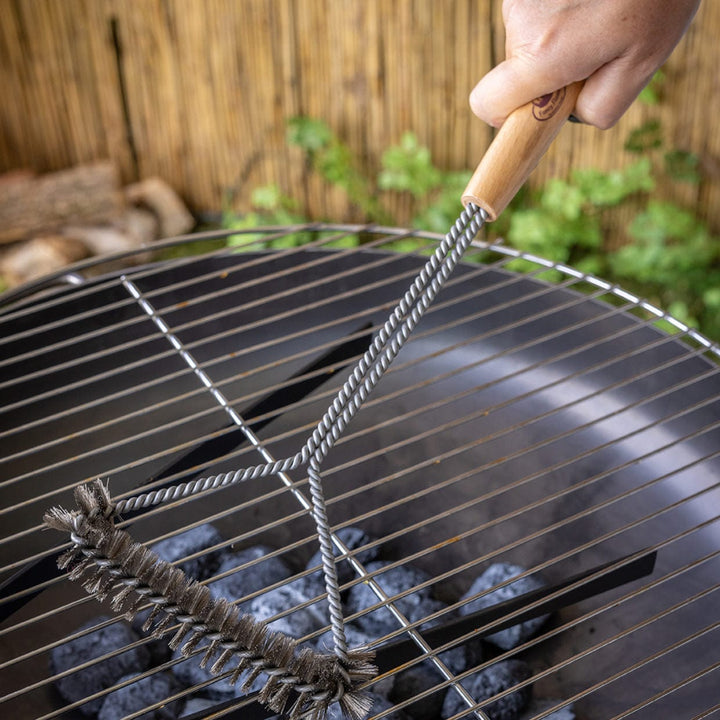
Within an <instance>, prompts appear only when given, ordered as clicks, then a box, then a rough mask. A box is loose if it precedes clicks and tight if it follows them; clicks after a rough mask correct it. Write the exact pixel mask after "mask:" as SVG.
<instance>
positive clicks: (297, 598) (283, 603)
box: [247, 576, 328, 639]
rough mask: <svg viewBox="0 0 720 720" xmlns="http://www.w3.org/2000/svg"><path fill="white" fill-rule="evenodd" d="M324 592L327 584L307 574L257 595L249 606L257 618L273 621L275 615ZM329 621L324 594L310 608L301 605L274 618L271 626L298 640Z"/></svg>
mask: <svg viewBox="0 0 720 720" xmlns="http://www.w3.org/2000/svg"><path fill="white" fill-rule="evenodd" d="M324 593H325V588H324V584H323V583H322V581H321V579H320V578H317V577H315V576H305V577H301V578H297V579H295V580H293V581H291V582H288V583H286V584H284V585H281V586H280V587H277V588H275V589H274V590H269V591H268V592H266V593H263V594H262V595H258V597H256V598H254V599H253V600H252V601H251V602H250V603H249V605H248V606H247V612H248V613H250V614H251V615H252V616H253V617H254V618H255V619H256V620H259V621H263V620H270V618H272V617H274V616H275V615H277V614H279V613H281V612H283V611H285V610H290V609H291V608H293V607H295V606H297V605H301V604H303V603H305V602H306V601H308V600H312V599H313V598H316V597H318V596H321V595H324ZM327 624H328V606H327V601H326V600H325V598H324V597H323V598H321V599H320V600H316V601H315V602H314V603H311V604H310V605H308V606H307V607H303V608H299V609H298V610H294V611H292V612H291V613H289V614H287V615H283V616H282V617H280V618H277V619H276V620H273V621H272V622H270V623H269V625H268V627H269V628H270V629H271V630H276V631H278V632H283V633H285V634H286V635H290V637H293V638H298V639H299V638H302V637H304V636H305V635H309V634H310V633H313V632H315V631H316V630H320V629H321V628H323V627H324V626H326V625H327Z"/></svg>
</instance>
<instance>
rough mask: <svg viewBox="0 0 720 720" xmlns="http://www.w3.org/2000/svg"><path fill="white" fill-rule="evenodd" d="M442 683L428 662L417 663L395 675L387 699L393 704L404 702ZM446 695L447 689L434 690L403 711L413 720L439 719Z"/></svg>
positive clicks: (437, 673)
mask: <svg viewBox="0 0 720 720" xmlns="http://www.w3.org/2000/svg"><path fill="white" fill-rule="evenodd" d="M442 681H443V676H442V675H441V674H440V672H439V670H438V669H437V668H436V667H434V666H433V665H432V664H431V663H430V662H428V661H425V662H422V663H419V664H418V665H414V666H413V667H411V668H408V669H407V670H404V671H403V672H401V673H399V674H398V675H397V677H396V678H395V682H394V684H393V688H392V690H391V692H390V695H389V699H390V700H391V701H392V702H393V703H401V702H404V701H405V700H409V699H410V698H414V697H416V696H417V695H419V694H420V693H423V692H425V691H426V690H430V688H432V687H434V686H435V685H438V684H439V683H441V682H442ZM446 693H447V688H441V689H438V690H434V691H433V692H432V693H430V694H429V695H427V696H426V697H424V698H421V699H420V700H417V701H416V702H414V703H411V704H410V705H408V706H407V707H405V708H404V709H405V711H406V712H407V714H408V715H410V717H412V718H413V720H434V719H435V718H438V717H440V711H441V710H442V706H443V700H444V699H445V694H446Z"/></svg>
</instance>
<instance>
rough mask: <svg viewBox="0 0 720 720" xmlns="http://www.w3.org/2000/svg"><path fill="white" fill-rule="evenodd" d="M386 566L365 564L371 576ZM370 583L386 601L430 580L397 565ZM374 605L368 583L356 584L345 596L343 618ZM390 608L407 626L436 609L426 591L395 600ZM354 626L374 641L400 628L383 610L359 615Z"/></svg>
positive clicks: (372, 593) (418, 570) (424, 589)
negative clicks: (344, 613) (375, 586)
mask: <svg viewBox="0 0 720 720" xmlns="http://www.w3.org/2000/svg"><path fill="white" fill-rule="evenodd" d="M386 565H387V563H385V562H382V561H376V562H372V563H368V565H367V566H366V568H367V571H368V572H369V573H371V572H374V571H376V570H380V569H382V568H383V567H385V566H386ZM374 579H375V582H376V583H377V584H378V586H379V587H380V588H381V589H382V590H383V592H385V594H386V595H388V596H389V597H392V596H394V595H397V594H398V593H401V592H405V591H406V590H408V589H409V588H412V587H415V586H416V585H419V584H421V583H424V582H426V581H427V580H429V579H430V576H429V575H427V574H426V573H425V572H423V571H422V570H420V569H418V568H415V567H412V566H411V565H399V566H397V567H394V568H391V569H390V570H387V571H386V572H383V573H380V574H378V575H376V576H375V578H374ZM377 602H378V598H377V596H376V595H375V592H374V591H373V589H372V588H371V587H370V585H369V584H368V583H366V582H360V583H357V584H356V585H353V587H352V588H350V592H349V593H348V597H347V601H346V614H347V615H352V614H354V613H356V612H362V611H363V610H365V609H367V608H369V607H372V606H373V605H374V604H376V603H377ZM394 604H395V606H396V607H397V609H398V610H399V611H400V612H401V613H402V614H403V615H404V616H405V617H406V618H407V619H408V620H410V622H415V621H418V620H422V619H423V618H424V617H427V615H429V614H430V613H432V612H435V611H436V610H437V609H438V601H436V600H435V599H434V598H433V597H432V594H431V591H430V588H429V587H424V588H421V589H420V590H417V591H416V592H413V593H410V594H409V595H406V596H405V597H402V598H399V599H398V600H397V601H395V602H394ZM355 622H356V623H357V625H359V626H360V627H361V628H362V629H363V630H365V631H366V632H368V633H370V634H371V635H373V636H374V637H381V636H382V635H385V634H386V633H389V632H391V631H393V630H396V629H397V628H399V627H400V624H399V623H398V621H397V620H396V619H395V617H394V616H393V614H392V613H391V612H390V610H388V609H387V608H384V607H381V608H378V609H377V610H373V611H372V612H370V613H364V614H362V615H360V616H359V617H357V618H356V619H355Z"/></svg>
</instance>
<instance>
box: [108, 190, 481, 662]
mask: <svg viewBox="0 0 720 720" xmlns="http://www.w3.org/2000/svg"><path fill="white" fill-rule="evenodd" d="M486 219H487V216H486V214H485V212H484V211H483V210H482V209H480V208H478V207H477V206H476V205H473V204H469V205H468V206H467V207H466V208H465V210H463V212H462V213H461V214H460V216H459V217H458V219H457V221H456V222H455V224H454V225H453V227H452V228H451V229H450V231H449V232H448V233H447V235H445V237H444V239H443V240H442V242H441V243H440V245H439V246H438V247H437V248H436V250H435V252H434V253H433V255H432V256H431V257H430V259H429V260H428V261H427V262H426V263H425V265H424V266H423V268H422V270H421V271H420V272H419V273H418V275H417V276H416V277H415V279H414V280H413V282H412V283H411V284H410V287H409V288H408V289H407V291H406V292H405V294H404V295H403V297H402V299H401V300H400V301H399V302H398V304H397V306H396V307H395V308H394V310H393V311H392V312H391V313H390V316H389V317H388V319H387V320H386V322H385V324H384V325H383V327H382V328H381V329H380V330H379V331H378V333H377V335H376V336H375V338H374V339H373V341H372V342H371V344H370V347H369V348H368V349H367V350H366V352H365V353H364V354H363V356H362V358H360V360H359V361H358V363H357V364H356V365H355V367H354V368H353V370H352V371H351V373H350V375H349V377H348V378H347V380H346V381H345V383H344V384H343V386H342V387H341V388H340V390H339V391H338V393H337V395H336V396H335V398H334V399H333V401H332V403H331V404H330V406H329V407H328V409H327V410H326V411H325V413H324V414H323V416H322V418H321V419H320V421H319V422H318V424H317V426H316V427H315V429H314V430H313V432H312V434H311V435H310V436H309V437H308V438H307V440H306V442H305V444H304V445H303V447H302V448H301V449H300V450H299V451H298V452H297V453H296V454H295V455H293V456H291V457H288V458H285V459H283V460H277V461H274V462H268V463H264V464H260V465H255V466H252V467H247V468H241V469H239V470H234V471H231V472H227V473H221V474H218V475H211V476H208V477H205V478H198V479H197V480H193V481H190V482H186V483H180V484H178V485H174V486H171V487H166V488H160V489H158V490H154V491H151V492H148V493H142V494H140V495H135V496H133V497H128V498H124V499H121V500H118V501H117V503H116V504H115V509H116V511H117V512H118V513H120V514H121V513H123V512H129V511H133V510H138V509H141V508H147V507H152V506H154V505H159V504H161V503H164V502H170V501H173V500H179V499H183V498H187V497H189V496H191V495H195V494H197V493H201V492H205V491H209V490H216V489H218V488H221V487H226V486H228V485H234V484H237V483H240V482H244V481H245V480H250V479H255V478H260V477H266V476H268V475H277V474H280V473H285V472H287V471H289V470H295V469H297V468H298V467H301V466H308V469H307V472H308V483H309V486H310V494H311V499H312V510H313V517H314V520H315V524H316V528H317V534H318V540H319V543H320V551H321V558H322V566H323V573H324V576H325V588H326V592H327V594H328V605H329V615H330V625H331V630H332V636H333V644H334V650H335V654H336V655H337V656H338V657H339V659H340V660H341V661H347V657H348V655H347V652H348V649H347V641H346V638H345V631H344V623H343V614H342V605H341V600H340V591H339V585H338V579H337V571H336V569H335V556H334V553H333V543H332V531H331V528H330V523H329V522H328V518H327V508H326V504H325V499H324V495H323V491H322V482H321V477H320V466H321V464H322V461H323V460H324V458H325V456H326V455H327V454H328V452H329V451H330V449H331V448H332V447H333V445H334V444H335V442H336V441H337V440H338V438H339V437H340V436H341V435H342V433H343V432H344V430H345V428H346V427H347V424H348V423H349V422H350V420H352V418H353V417H354V415H355V414H356V413H357V411H358V410H359V409H360V407H361V406H362V405H363V403H364V402H365V400H366V399H367V397H368V395H369V394H370V393H371V392H372V390H373V389H374V388H375V386H376V385H377V383H378V382H379V381H380V378H381V377H382V376H383V375H384V373H385V372H386V370H387V369H388V367H389V366H390V364H391V363H392V362H393V360H394V359H395V357H396V356H397V354H398V353H399V352H400V350H401V348H402V347H403V345H404V344H405V342H406V341H407V340H408V338H409V337H410V335H411V333H412V331H413V330H414V328H415V326H416V325H417V323H418V322H419V321H420V319H421V318H422V316H423V315H424V313H425V311H426V310H427V308H428V307H429V305H430V304H431V303H432V301H433V300H434V299H435V296H436V295H437V294H438V292H439V291H440V289H441V287H442V286H443V284H444V282H445V280H446V279H447V278H448V277H449V275H450V274H451V273H452V271H453V270H454V268H455V266H456V265H457V263H458V262H459V261H460V259H461V258H462V256H463V254H464V253H465V251H466V250H467V248H468V246H469V245H470V243H471V242H472V240H473V239H474V237H475V236H476V235H477V233H478V232H479V231H480V228H481V227H482V226H483V224H484V222H485V220H486Z"/></svg>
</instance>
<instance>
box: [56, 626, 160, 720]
mask: <svg viewBox="0 0 720 720" xmlns="http://www.w3.org/2000/svg"><path fill="white" fill-rule="evenodd" d="M111 619H114V618H109V617H105V616H100V617H96V618H94V619H93V620H91V621H90V622H87V623H85V624H84V625H82V626H81V627H80V628H78V630H77V632H80V631H83V630H87V629H90V628H93V627H95V626H96V625H98V624H100V623H102V622H104V621H107V620H111ZM137 640H139V636H138V635H137V633H135V632H134V631H133V630H132V628H131V627H130V626H129V625H127V623H124V622H120V621H117V620H116V621H115V622H114V623H113V624H112V625H108V626H106V627H103V628H100V629H98V630H95V631H93V632H90V633H88V634H87V635H82V636H81V637H79V638H76V639H75V640H71V641H69V642H66V643H63V644H62V645H58V646H57V647H55V648H53V649H52V651H51V652H50V668H51V671H52V673H53V674H55V673H62V672H64V671H66V670H69V669H70V668H72V667H75V666H77V665H81V664H83V663H86V662H88V661H90V660H93V659H94V658H98V657H101V656H103V655H107V654H110V655H111V657H109V658H107V659H106V660H103V661H101V662H99V663H96V664H93V665H90V666H89V667H87V668H85V669H83V670H80V671H78V672H75V673H72V674H70V675H67V676H65V677H61V678H58V679H57V680H56V681H55V686H56V688H57V690H58V692H59V693H60V695H61V696H62V697H63V698H64V699H65V700H67V701H68V702H71V703H74V702H77V701H78V700H82V699H83V698H85V697H87V696H88V695H93V694H94V693H97V692H100V691H101V690H104V689H105V688H108V687H110V686H112V685H114V684H115V683H116V682H117V681H118V680H119V679H120V678H121V677H123V676H124V675H127V674H129V673H130V672H138V671H142V670H145V669H146V668H147V667H148V666H149V664H150V653H149V652H148V650H147V648H146V647H144V646H142V645H140V646H138V647H134V648H131V649H129V650H126V651H125V652H122V653H119V654H117V655H114V654H112V653H114V651H116V650H119V649H121V648H123V647H126V646H127V645H129V644H131V643H134V642H136V641H137ZM103 699H104V698H98V699H95V700H90V701H89V702H87V703H85V704H84V705H82V706H80V710H81V712H83V713H84V714H85V715H91V716H94V715H97V713H98V711H99V710H100V707H101V706H102V704H103Z"/></svg>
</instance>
